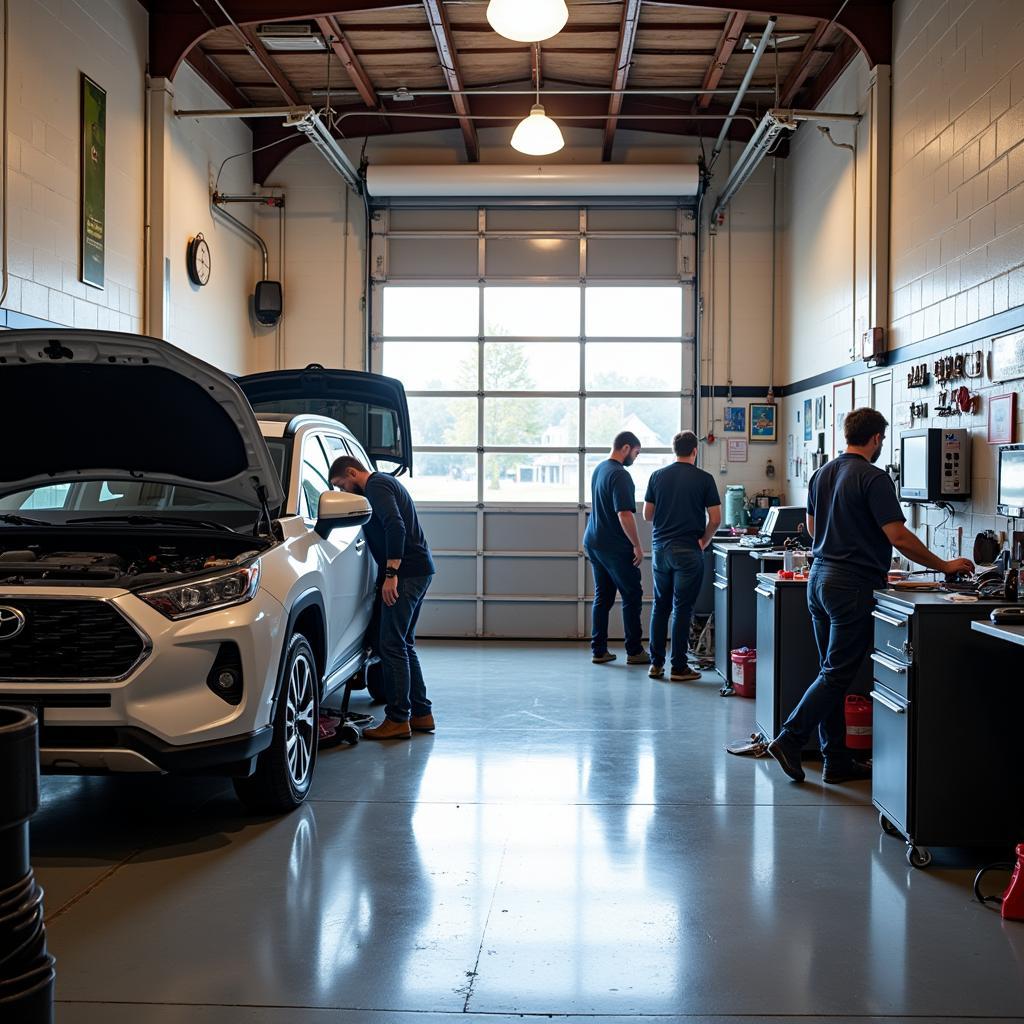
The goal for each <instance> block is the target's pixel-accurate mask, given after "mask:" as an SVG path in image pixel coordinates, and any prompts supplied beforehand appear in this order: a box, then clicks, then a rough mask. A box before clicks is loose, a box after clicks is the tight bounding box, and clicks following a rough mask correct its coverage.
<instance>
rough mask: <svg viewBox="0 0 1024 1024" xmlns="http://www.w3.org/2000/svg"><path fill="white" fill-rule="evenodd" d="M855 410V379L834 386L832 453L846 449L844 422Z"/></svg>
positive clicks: (837, 453)
mask: <svg viewBox="0 0 1024 1024" xmlns="http://www.w3.org/2000/svg"><path fill="white" fill-rule="evenodd" d="M851 412H853V381H852V380H847V381H844V382H843V383H842V384H836V385H834V386H833V388H832V413H833V420H832V455H833V456H837V455H840V454H841V453H842V452H844V451H846V437H845V436H844V434H843V424H844V423H845V422H846V417H847V416H849V414H850V413H851Z"/></svg>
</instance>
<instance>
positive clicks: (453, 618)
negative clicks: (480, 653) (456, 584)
mask: <svg viewBox="0 0 1024 1024" xmlns="http://www.w3.org/2000/svg"><path fill="white" fill-rule="evenodd" d="M416 634H417V636H421V637H426V636H476V602H475V601H431V600H430V599H429V598H427V600H426V601H424V602H423V610H422V611H421V612H420V621H419V624H418V625H417V627H416Z"/></svg>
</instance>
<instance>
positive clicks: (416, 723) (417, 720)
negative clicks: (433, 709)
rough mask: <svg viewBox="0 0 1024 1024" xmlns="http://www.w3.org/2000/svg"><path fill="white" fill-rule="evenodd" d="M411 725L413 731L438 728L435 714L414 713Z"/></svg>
mask: <svg viewBox="0 0 1024 1024" xmlns="http://www.w3.org/2000/svg"><path fill="white" fill-rule="evenodd" d="M409 726H410V727H411V729H412V731H413V732H433V731H434V730H435V729H436V728H437V725H436V724H435V723H434V716H433V715H413V716H412V718H411V719H410V720H409Z"/></svg>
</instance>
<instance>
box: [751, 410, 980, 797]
mask: <svg viewBox="0 0 1024 1024" xmlns="http://www.w3.org/2000/svg"><path fill="white" fill-rule="evenodd" d="M888 426H889V424H888V422H887V421H886V419H885V417H884V416H883V415H882V414H881V413H880V412H877V411H876V410H875V409H855V410H854V411H853V412H851V413H850V414H849V415H848V416H847V417H846V421H845V423H844V424H843V432H844V434H845V435H846V451H845V452H844V453H843V454H842V455H840V456H839V458H837V459H834V460H833V461H832V462H829V463H827V464H826V465H825V466H823V467H822V468H821V469H819V470H818V472H817V473H815V474H814V476H813V477H812V478H811V483H810V486H809V489H808V491H807V532H808V533H810V535H811V537H813V539H814V546H813V549H812V550H813V553H814V564H813V565H812V566H811V573H810V578H809V580H808V584H807V605H808V607H809V609H810V612H811V621H812V623H813V625H814V639H815V641H816V643H817V646H818V655H819V657H820V658H821V670H820V672H819V673H818V677H817V678H816V679H815V680H814V682H813V683H812V684H811V686H810V688H809V689H808V690H807V692H806V693H805V694H804V695H803V698H802V699H801V701H800V703H799V704H798V705H797V706H796V708H795V709H794V710H793V713H792V714H791V715H790V716H789V718H788V719H786V722H785V724H784V725H783V727H782V731H781V732H780V733H779V735H778V736H777V737H776V738H775V739H774V740H773V741H772V742H771V743H770V744H769V746H768V752H769V753H770V754H771V755H772V757H774V758H775V760H776V761H778V762H779V764H780V765H781V766H782V770H783V771H784V772H785V773H786V774H787V775H788V776H789V777H790V778H791V779H792V780H793V781H794V782H803V781H804V770H803V767H802V766H801V763H800V754H801V751H802V750H803V749H804V747H805V746H806V745H807V742H808V741H809V740H810V738H811V735H812V733H813V732H814V730H815V729H817V730H818V733H819V737H820V739H821V752H822V754H823V756H824V764H823V765H822V780H823V781H824V782H829V783H839V782H850V781H852V780H856V779H866V778H869V777H870V775H871V769H870V768H869V767H868V766H867V765H864V764H861V763H860V762H858V761H855V760H854V759H853V756H852V755H851V753H850V751H849V750H848V749H847V747H846V717H845V711H844V704H845V698H846V692H847V690H849V688H850V686H851V685H852V684H853V682H854V680H855V679H856V677H857V673H858V672H859V670H860V666H861V665H862V664H863V662H864V659H865V658H866V657H867V656H868V653H869V652H870V650H871V648H872V646H873V643H874V631H873V628H872V627H873V624H872V620H871V612H872V610H873V609H874V606H875V598H874V591H875V590H877V589H879V588H882V587H885V585H886V579H887V573H888V570H889V568H890V567H891V565H892V549H893V546H894V545H895V546H896V547H897V548H898V549H899V551H900V552H901V553H902V554H904V555H905V556H906V557H907V558H909V559H910V560H911V561H912V562H917V563H918V564H920V565H924V566H927V567H928V568H929V569H934V570H935V571H936V572H944V573H946V574H950V573H956V572H973V571H974V564H973V563H972V562H971V561H969V560H968V559H966V558H954V559H952V560H951V561H948V562H947V561H945V560H943V559H941V558H939V556H938V555H934V554H932V552H930V551H929V550H928V549H927V548H926V547H925V546H924V544H922V543H921V541H920V540H918V538H917V537H916V536H915V535H914V534H913V533H911V532H910V530H908V529H907V525H906V519H905V517H904V515H903V510H902V509H901V508H900V503H899V499H898V498H897V497H896V488H895V486H894V485H893V482H892V479H891V477H890V476H889V474H888V473H886V472H884V471H883V470H881V469H878V467H877V466H875V465H874V463H875V462H877V461H878V457H879V456H880V455H881V454H882V445H883V442H884V441H885V431H886V429H887V428H888Z"/></svg>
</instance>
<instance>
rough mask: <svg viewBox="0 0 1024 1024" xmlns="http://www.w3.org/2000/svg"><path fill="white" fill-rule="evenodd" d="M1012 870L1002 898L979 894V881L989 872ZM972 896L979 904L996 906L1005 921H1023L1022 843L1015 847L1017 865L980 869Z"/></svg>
mask: <svg viewBox="0 0 1024 1024" xmlns="http://www.w3.org/2000/svg"><path fill="white" fill-rule="evenodd" d="M1011 868H1013V875H1012V876H1011V878H1010V885H1009V888H1007V890H1006V892H1004V893H1003V895H1002V896H984V895H982V892H981V880H982V879H983V878H984V877H985V875H986V874H987V873H988V872H989V871H1009V870H1010V869H1011ZM974 896H975V898H976V899H977V900H978V902H979V903H993V904H996V905H998V907H999V912H1000V914H1002V916H1003V920H1005V921H1024V843H1020V844H1018V846H1017V863H1016V865H1012V864H992V865H990V866H989V867H987V868H982V869H981V871H979V872H978V874H977V877H976V878H975V879H974Z"/></svg>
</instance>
